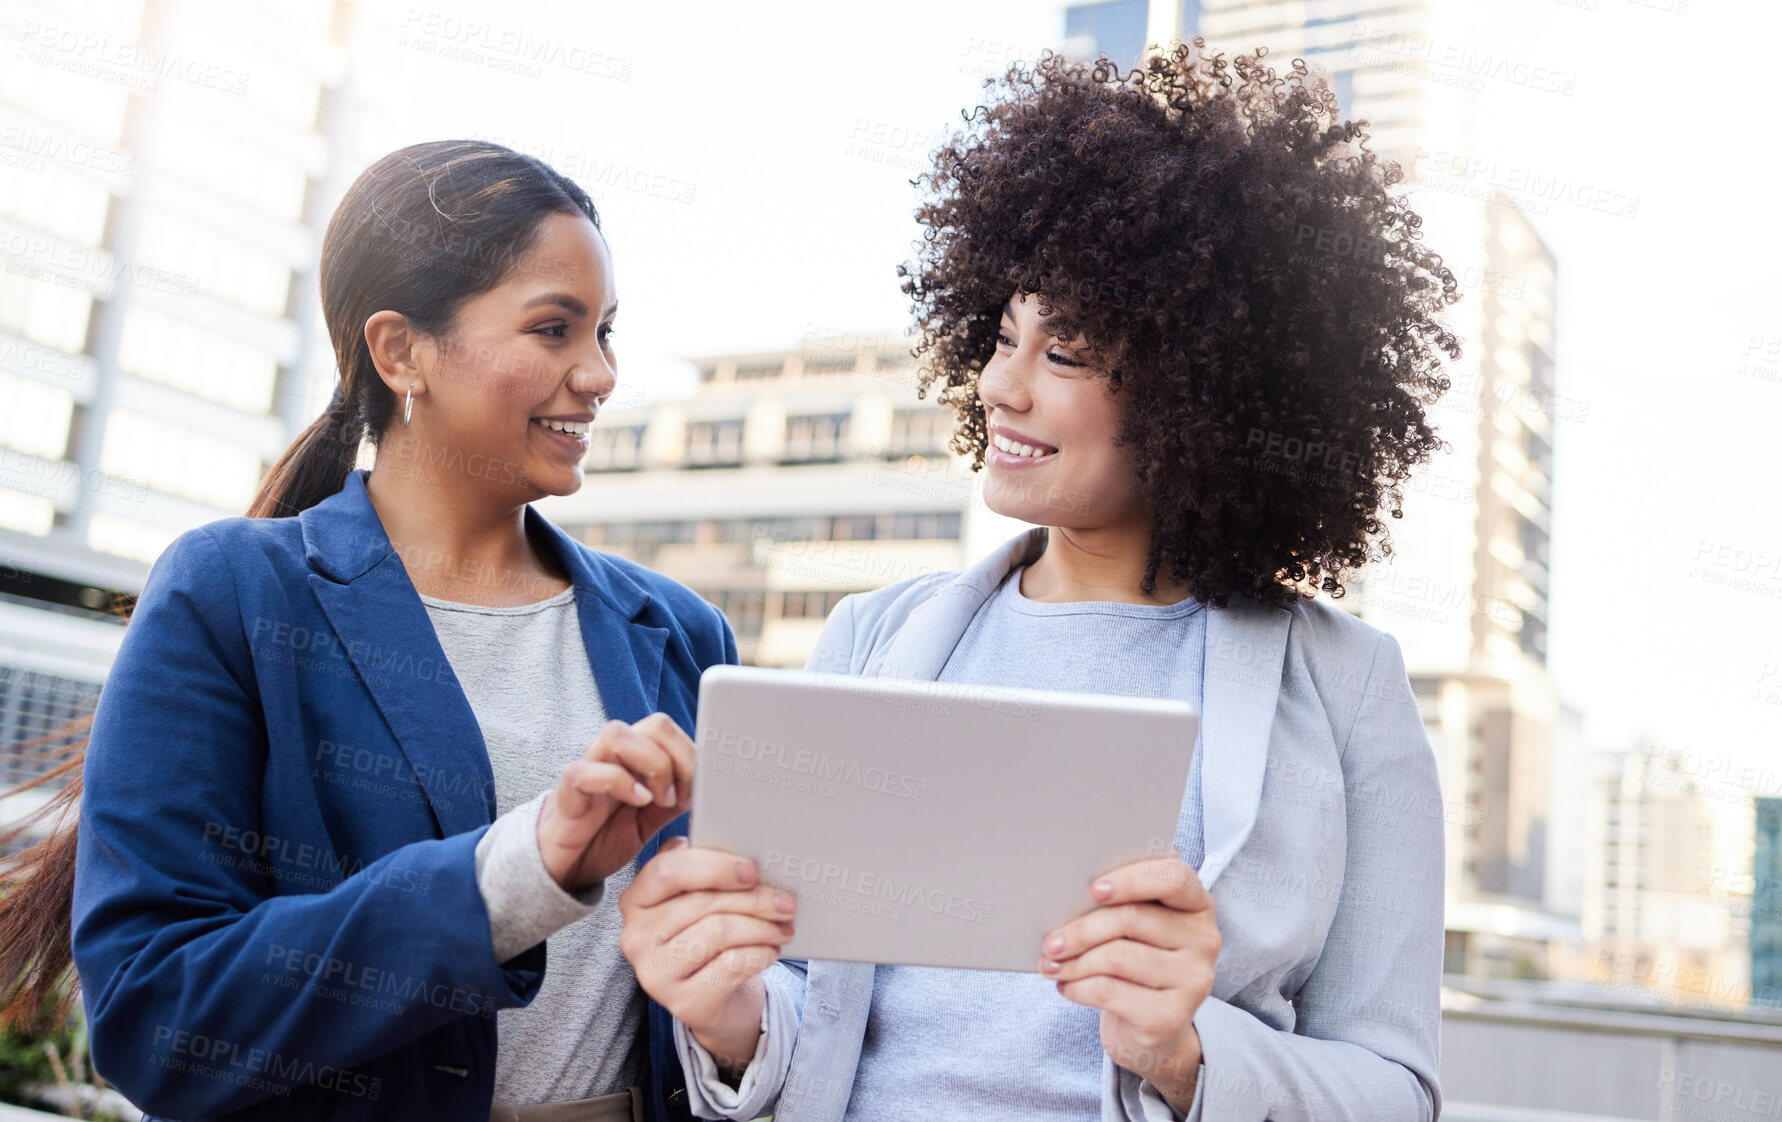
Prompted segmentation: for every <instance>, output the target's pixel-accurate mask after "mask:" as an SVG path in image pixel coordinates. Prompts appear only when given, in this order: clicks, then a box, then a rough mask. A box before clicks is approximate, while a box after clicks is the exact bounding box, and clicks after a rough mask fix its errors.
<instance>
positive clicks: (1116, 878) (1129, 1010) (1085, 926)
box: [1040, 855, 1219, 1111]
mask: <svg viewBox="0 0 1782 1122" xmlns="http://www.w3.org/2000/svg"><path fill="white" fill-rule="evenodd" d="M1089 895H1090V897H1091V898H1092V899H1093V900H1094V901H1095V902H1096V903H1097V904H1098V905H1100V906H1099V907H1097V908H1096V909H1095V910H1094V911H1092V912H1090V913H1089V914H1087V915H1084V916H1080V917H1078V918H1077V919H1075V920H1072V921H1071V922H1070V923H1067V924H1065V925H1064V926H1063V927H1061V928H1059V929H1058V930H1057V931H1054V932H1052V933H1051V934H1050V935H1048V936H1046V939H1045V942H1044V944H1043V945H1042V947H1041V958H1040V973H1041V974H1043V975H1045V976H1046V977H1048V978H1051V979H1052V980H1054V981H1055V982H1057V983H1058V992H1059V993H1060V994H1063V995H1064V996H1065V997H1067V998H1069V999H1070V1000H1071V1001H1074V1002H1076V1003H1077V1004H1079V1005H1087V1006H1089V1007H1091V1008H1094V1009H1099V1010H1101V1046H1102V1049H1103V1050H1104V1051H1106V1052H1107V1054H1108V1055H1109V1056H1110V1057H1112V1058H1113V1060H1114V1062H1115V1063H1116V1064H1118V1065H1119V1066H1121V1067H1123V1068H1125V1069H1126V1070H1127V1071H1130V1072H1132V1073H1133V1074H1135V1075H1138V1076H1141V1077H1142V1078H1145V1079H1148V1080H1150V1082H1151V1084H1152V1085H1153V1086H1155V1087H1156V1088H1157V1089H1158V1090H1159V1091H1161V1092H1163V1095H1164V1097H1165V1098H1167V1099H1169V1100H1170V1102H1172V1103H1173V1104H1175V1106H1176V1107H1177V1109H1179V1110H1183V1111H1186V1110H1187V1109H1188V1107H1189V1106H1190V1105H1191V1104H1192V1103H1193V1100H1194V1084H1195V1081H1196V1073H1197V1071H1198V1069H1199V1067H1200V1034H1199V1033H1197V1032H1196V1031H1195V1028H1194V1014H1195V1013H1196V1011H1198V1010H1199V1009H1200V1003H1201V1002H1202V1001H1205V1000H1206V997H1207V995H1208V994H1209V993H1211V992H1212V989H1213V971H1214V967H1215V965H1216V964H1217V963H1218V961H1219V925H1218V922H1217V919H1218V915H1217V908H1216V907H1215V905H1214V903H1213V897H1212V896H1211V895H1210V894H1209V893H1208V892H1207V890H1206V889H1204V888H1202V887H1201V883H1200V875H1199V874H1198V873H1197V872H1195V870H1194V868H1193V866H1191V865H1188V864H1185V863H1184V862H1183V861H1182V859H1181V857H1180V856H1179V855H1178V856H1175V857H1159V858H1153V859H1150V860H1145V861H1134V862H1132V863H1131V864H1129V865H1122V866H1120V867H1119V868H1118V869H1115V870H1114V871H1113V872H1111V873H1107V874H1106V875H1104V876H1102V877H1099V878H1097V880H1096V881H1095V883H1094V884H1093V885H1091V886H1090V890H1089Z"/></svg>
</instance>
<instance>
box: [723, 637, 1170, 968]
mask: <svg viewBox="0 0 1782 1122" xmlns="http://www.w3.org/2000/svg"><path fill="white" fill-rule="evenodd" d="M1197 727H1198V718H1197V716H1196V714H1195V712H1194V710H1193V708H1192V707H1191V706H1190V705H1188V704H1187V703H1185V702H1179V701H1161V700H1152V699H1140V698H1123V697H1111V696H1102V695H1094V694H1077V693H1057V692H1051V691H1041V690H1012V689H1003V688H999V687H989V686H966V685H959V684H954V683H937V682H908V681H896V680H890V679H883V678H850V677H844V676H840V675H831V674H811V673H806V672H803V671H793V670H763V669H756V668H752V667H736V666H717V667H712V668H711V669H709V670H707V671H706V672H705V675H704V677H703V678H702V679H701V682H700V690H699V727H698V731H697V734H696V744H697V748H698V752H697V762H696V765H695V779H694V786H693V811H692V813H693V820H692V830H691V841H692V844H694V845H697V846H706V847H710V848H714V849H723V850H728V851H730V852H732V853H736V854H739V855H742V856H746V857H749V858H751V859H753V860H754V861H756V862H757V863H758V864H759V865H760V867H761V872H762V878H763V879H764V880H765V881H767V882H768V883H770V884H773V885H775V886H777V887H780V888H784V889H786V890H787V891H790V892H792V893H794V894H795V895H797V896H798V899H799V903H798V916H797V920H796V924H797V934H796V935H795V936H794V937H793V939H792V941H791V942H790V943H788V944H787V946H786V948H785V951H784V954H785V956H786V957H788V958H820V959H830V960H840V961H853V962H878V963H890V964H900V965H912V966H950V967H974V968H979V969H987V970H1025V971H1036V970H1037V969H1038V964H1039V957H1040V942H1041V940H1042V939H1043V938H1044V937H1045V935H1046V934H1047V933H1049V932H1051V931H1052V930H1054V929H1055V928H1057V927H1059V926H1060V925H1062V924H1064V923H1066V922H1068V921H1070V920H1071V919H1073V918H1075V917H1076V916H1079V915H1081V914H1083V913H1084V912H1086V911H1088V910H1090V908H1091V907H1092V906H1093V901H1092V900H1091V899H1090V897H1089V884H1090V882H1091V881H1093V880H1094V879H1095V878H1096V877H1097V876H1098V875H1100V874H1101V873H1104V872H1107V871H1108V870H1110V869H1112V868H1115V867H1116V866H1119V865H1122V864H1125V863H1127V862H1129V861H1135V860H1139V859H1141V858H1145V857H1157V856H1167V855H1168V854H1169V852H1170V847H1171V845H1172V843H1173V840H1174V838H1175V831H1176V821H1177V817H1178V815H1179V813H1180V811H1181V807H1182V799H1183V795H1184V793H1185V791H1186V788H1187V782H1188V766H1189V762H1190V760H1191V758H1192V754H1193V750H1194V741H1195V733H1196V730H1197Z"/></svg>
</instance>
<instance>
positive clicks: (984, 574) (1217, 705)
mask: <svg viewBox="0 0 1782 1122" xmlns="http://www.w3.org/2000/svg"><path fill="white" fill-rule="evenodd" d="M1045 545H1046V531H1045V530H1044V529H1034V530H1030V531H1028V532H1027V533H1024V534H1022V535H1020V536H1019V537H1016V538H1014V539H1012V540H1010V541H1009V542H1008V543H1006V544H1005V545H1003V546H1002V547H1001V548H999V549H997V550H996V551H995V552H994V553H991V554H990V555H989V556H988V557H986V558H984V559H983V560H982V561H980V562H978V563H977V564H976V565H974V566H972V567H971V568H970V569H967V570H965V571H964V572H961V573H960V574H959V576H958V577H957V578H955V579H954V580H953V581H951V582H949V583H948V584H946V585H944V586H942V588H941V589H940V590H939V591H938V592H936V593H935V594H934V595H933V596H932V597H930V598H929V599H928V600H927V601H926V602H924V603H922V604H920V605H918V606H917V607H916V608H914V609H912V610H911V612H910V615H909V618H908V619H907V620H906V621H905V622H904V624H903V625H902V626H901V627H900V628H898V630H897V632H896V633H895V634H894V635H893V636H892V637H891V639H890V641H889V642H888V643H887V644H886V645H885V648H884V649H883V650H882V651H875V652H873V654H872V656H871V657H869V659H868V661H867V664H866V668H865V672H866V674H867V675H869V676H874V675H876V676H880V677H896V678H909V679H917V680H925V681H932V680H934V679H935V678H937V677H939V675H940V672H941V669H942V667H944V666H945V665H946V664H947V659H948V658H950V657H951V656H952V653H953V649H954V648H955V647H956V646H958V645H959V640H960V638H961V637H962V636H963V635H964V634H965V629H966V628H967V627H969V626H970V625H971V621H972V617H973V616H975V615H976V614H977V612H978V609H979V608H981V607H983V605H984V601H985V600H987V599H989V597H990V595H991V593H993V592H994V591H995V590H996V587H997V585H999V584H1001V583H1002V580H1003V578H1004V577H1006V576H1008V574H1009V571H1010V570H1011V569H1013V568H1015V567H1016V566H1017V565H1022V564H1027V563H1029V562H1031V561H1032V560H1033V559H1034V558H1036V557H1038V556H1039V554H1040V553H1041V551H1043V550H1044V549H1045ZM1291 619H1292V613H1290V612H1288V611H1287V610H1286V609H1284V608H1276V607H1264V606H1262V605H1258V604H1245V603H1239V604H1234V605H1232V606H1230V607H1227V608H1214V609H1210V610H1209V611H1208V612H1207V634H1206V659H1205V666H1204V670H1203V674H1204V678H1203V683H1204V684H1203V688H1202V690H1201V720H1200V740H1199V751H1201V752H1202V753H1204V756H1203V758H1202V759H1201V765H1200V766H1201V800H1202V810H1201V819H1202V823H1203V825H1202V830H1203V832H1204V835H1205V837H1204V841H1205V844H1206V856H1205V859H1204V860H1203V861H1202V862H1201V866H1200V879H1201V883H1202V884H1204V885H1205V886H1206V887H1208V888H1211V887H1212V886H1213V882H1214V881H1216V880H1218V879H1219V875H1220V874H1221V873H1223V872H1224V871H1225V869H1226V867H1227V866H1228V865H1229V864H1230V863H1231V859H1232V857H1233V856H1234V855H1235V854H1236V853H1237V851H1238V850H1239V849H1240V848H1241V847H1242V846H1243V844H1244V842H1245V840H1247V839H1248V838H1249V836H1250V830H1251V829H1252V828H1253V827H1254V826H1255V824H1256V812H1257V808H1258V806H1259V804H1260V803H1261V801H1262V780H1263V775H1264V772H1265V770H1266V767H1267V763H1268V739H1269V733H1270V730H1271V729H1272V728H1273V727H1274V719H1275V702H1276V698H1277V697H1278V696H1279V694H1280V690H1281V667H1282V664H1283V662H1284V661H1285V659H1286V655H1287V627H1288V623H1289V622H1290V621H1291Z"/></svg>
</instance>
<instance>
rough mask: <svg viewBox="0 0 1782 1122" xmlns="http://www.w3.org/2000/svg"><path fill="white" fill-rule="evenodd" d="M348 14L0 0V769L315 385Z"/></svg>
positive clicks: (111, 0)
mask: <svg viewBox="0 0 1782 1122" xmlns="http://www.w3.org/2000/svg"><path fill="white" fill-rule="evenodd" d="M373 18H375V17H374V15H373V13H372V12H371V10H370V9H369V8H368V7H365V6H362V5H359V4H355V3H352V2H349V0H289V2H286V0H280V2H277V3H274V2H272V0H257V2H241V0H105V2H95V3H88V4H80V5H67V4H42V3H33V2H30V0H19V2H16V3H9V4H6V5H4V6H0V28H3V31H4V34H5V37H6V38H7V39H8V40H9V41H11V42H14V43H16V44H18V45H17V46H16V48H13V47H9V48H8V50H9V52H11V53H9V55H8V57H7V61H6V64H5V66H4V67H0V399H4V400H5V402H6V409H5V410H4V412H3V413H0V784H4V785H10V783H11V782H12V781H15V780H16V779H17V778H19V777H20V775H21V773H22V772H25V771H29V770H31V769H33V768H35V767H37V766H39V765H40V763H41V761H40V760H30V761H27V760H22V759H20V758H19V757H18V755H17V753H16V751H15V750H14V748H13V746H15V745H16V743H17V741H18V740H19V739H20V738H21V736H22V735H23V734H25V733H31V734H33V735H36V734H40V733H42V732H44V731H46V730H47V729H48V728H49V727H51V726H55V725H57V723H58V722H60V721H62V720H64V719H65V718H67V717H70V716H73V715H75V714H77V713H78V712H80V711H81V710H82V709H83V708H90V705H91V701H92V698H93V696H95V695H96V693H97V689H98V685H99V683H101V682H102V681H103V680H104V677H105V673H106V671H107V670H108V668H109V667H110V664H111V660H112V656H113V654H114V653H115V651H116V649H117V644H118V642H119V639H120V635H121V628H120V627H119V626H118V624H119V621H120V616H119V614H118V613H117V612H116V611H113V610H112V609H113V608H114V606H115V605H117V604H118V603H119V602H120V601H121V600H125V599H127V598H128V597H129V596H131V595H133V594H134V593H136V592H138V591H139V590H140V588H141V585H142V582H143V579H144V578H145V577H146V575H147V571H148V565H149V563H150V562H152V561H153V559H154V558H155V557H156V556H157V555H158V554H159V553H160V551H161V550H162V549H163V548H165V547H166V545H167V544H168V543H169V542H170V541H172V540H173V538H174V537H176V536H177V535H178V534H180V533H181V532H183V531H185V530H187V529H190V528H192V527H194V526H197V525H200V524H202V523H204V522H209V521H212V520H214V519H217V518H220V517H224V516H226V515H234V514H241V513H242V512H243V511H244V510H245V509H246V507H247V505H248V502H249V500H250V498H251V497H252V495H253V493H254V490H255V488H256V486H257V485H258V483H259V480H260V478H261V476H262V474H263V473H264V471H265V469H266V468H267V467H268V466H269V465H270V464H271V463H272V462H273V461H274V460H275V459H276V458H277V457H278V456H279V454H280V453H282V452H283V451H284V449H285V447H286V446H287V445H288V444H289V443H290V440H291V439H292V437H293V436H294V435H295V434H296V432H297V431H299V430H300V429H301V428H302V427H303V426H304V425H306V424H307V423H308V422H309V421H310V420H311V419H312V418H313V417H314V416H315V414H316V413H317V412H319V409H320V405H321V401H322V400H323V399H325V398H326V395H327V389H326V387H327V384H328V381H330V380H332V377H333V371H332V367H333V359H332V354H331V352H330V350H329V347H328V345H327V340H326V335H325V333H324V331H323V330H322V328H321V325H320V310H319V306H318V298H317V294H316V267H317V250H318V247H319V243H320V240H321V231H322V228H323V226H324V225H325V223H326V220H327V217H328V215H329V213H330V211H331V210H332V208H333V205H334V202H335V200H336V199H338V197H339V195H340V193H341V192H342V191H343V190H344V188H345V185H346V183H347V182H348V181H350V178H351V176H352V175H354V174H356V173H357V170H358V168H359V167H361V166H363V164H364V163H365V162H366V158H367V153H366V150H365V147H364V146H363V145H362V144H361V143H360V138H361V136H362V130H361V129H360V128H359V125H360V124H361V123H362V122H365V121H368V120H374V119H376V118H377V116H378V114H377V113H376V112H374V111H373V108H374V107H375V106H376V105H377V104H378V98H379V97H380V96H382V95H381V94H380V92H379V91H378V89H377V88H376V86H375V82H376V80H377V79H376V74H375V71H370V72H366V73H363V74H362V73H361V72H360V71H356V70H355V69H354V68H352V67H350V66H349V65H348V63H349V60H350V58H351V50H352V45H353V43H354V42H355V40H356V39H357V37H358V36H359V35H360V34H361V33H362V29H363V27H364V25H365V21H368V20H371V19H373ZM367 81H370V82H372V83H374V84H373V85H372V86H371V87H369V88H368V87H367V86H366V82H367ZM318 387H320V388H319V391H318ZM8 753H11V758H10V759H6V758H5V756H6V755H7V754H8ZM21 809H22V808H20V807H19V806H18V804H17V802H16V801H14V802H10V803H8V804H5V805H0V820H4V819H6V818H9V817H12V816H15V815H16V814H17V813H19V812H20V810H21Z"/></svg>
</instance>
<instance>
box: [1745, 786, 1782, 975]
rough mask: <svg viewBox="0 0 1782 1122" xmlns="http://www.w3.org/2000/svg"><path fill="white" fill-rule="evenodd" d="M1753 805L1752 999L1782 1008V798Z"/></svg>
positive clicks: (1761, 800) (1762, 799)
mask: <svg viewBox="0 0 1782 1122" xmlns="http://www.w3.org/2000/svg"><path fill="white" fill-rule="evenodd" d="M1752 802H1753V816H1752V817H1753V822H1752V827H1753V831H1752V832H1753V834H1754V835H1755V836H1754V837H1753V839H1752V840H1753V846H1752V850H1753V856H1752V860H1751V1000H1752V1001H1753V1002H1755V1003H1757V1004H1761V1005H1774V1006H1777V1007H1778V1008H1782V798H1759V799H1754V800H1752Z"/></svg>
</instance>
